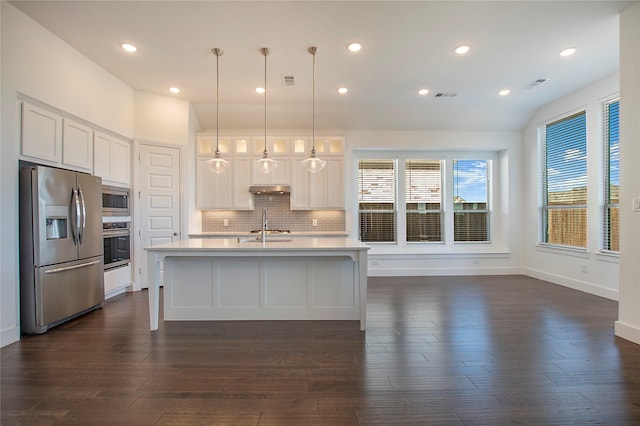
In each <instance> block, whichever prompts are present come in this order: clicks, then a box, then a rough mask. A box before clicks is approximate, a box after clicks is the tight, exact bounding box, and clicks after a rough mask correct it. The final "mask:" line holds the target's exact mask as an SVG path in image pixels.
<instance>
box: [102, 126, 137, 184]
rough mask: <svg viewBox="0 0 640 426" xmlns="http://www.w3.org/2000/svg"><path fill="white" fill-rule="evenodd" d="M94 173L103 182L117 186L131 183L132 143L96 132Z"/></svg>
mask: <svg viewBox="0 0 640 426" xmlns="http://www.w3.org/2000/svg"><path fill="white" fill-rule="evenodd" d="M93 174H94V175H96V176H100V177H102V182H103V183H106V184H110V185H116V186H127V187H128V186H130V185H131V145H130V144H129V142H126V141H123V140H121V139H118V138H115V137H113V136H110V135H107V134H105V133H101V132H94V139H93Z"/></svg>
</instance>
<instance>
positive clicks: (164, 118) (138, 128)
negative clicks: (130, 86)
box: [133, 91, 191, 145]
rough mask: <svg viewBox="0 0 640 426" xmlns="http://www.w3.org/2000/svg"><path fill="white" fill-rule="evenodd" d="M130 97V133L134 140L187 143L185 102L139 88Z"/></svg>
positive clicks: (187, 112)
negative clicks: (131, 131)
mask: <svg viewBox="0 0 640 426" xmlns="http://www.w3.org/2000/svg"><path fill="white" fill-rule="evenodd" d="M134 99H135V100H134V117H135V120H134V126H133V133H134V137H135V138H136V139H144V140H148V141H157V142H165V143H169V144H175V145H187V142H188V140H189V131H188V129H189V120H190V109H191V107H190V104H189V102H187V101H184V100H181V99H178V98H172V97H169V96H159V95H155V94H152V93H147V92H140V91H136V92H135V97H134Z"/></svg>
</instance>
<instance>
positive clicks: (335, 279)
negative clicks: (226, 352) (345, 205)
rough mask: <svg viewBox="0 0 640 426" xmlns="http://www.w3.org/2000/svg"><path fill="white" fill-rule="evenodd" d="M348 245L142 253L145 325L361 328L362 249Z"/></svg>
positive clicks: (200, 246) (165, 248)
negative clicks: (331, 324) (319, 323)
mask: <svg viewBox="0 0 640 426" xmlns="http://www.w3.org/2000/svg"><path fill="white" fill-rule="evenodd" d="M368 249H369V247H368V246H367V245H366V244H363V243H361V242H360V241H358V240H354V239H348V238H280V237H276V238H271V239H268V240H267V241H265V242H263V241H260V240H257V239H256V238H221V239H210V238H191V239H187V240H180V241H175V242H173V243H167V244H159V245H154V246H150V247H146V248H145V250H146V251H147V254H148V266H149V317H150V318H149V319H150V328H151V330H157V329H158V321H159V301H160V294H159V290H160V281H161V278H160V265H161V264H163V265H164V279H163V281H164V282H163V284H164V294H163V295H164V319H165V320H359V321H360V329H361V330H365V328H366V301H367V250H368Z"/></svg>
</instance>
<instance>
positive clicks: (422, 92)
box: [418, 89, 429, 96]
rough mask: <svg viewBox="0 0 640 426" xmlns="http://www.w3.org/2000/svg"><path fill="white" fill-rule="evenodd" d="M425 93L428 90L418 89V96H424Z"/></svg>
mask: <svg viewBox="0 0 640 426" xmlns="http://www.w3.org/2000/svg"><path fill="white" fill-rule="evenodd" d="M427 93H429V90H427V89H420V90H418V95H422V96H424V95H426V94H427Z"/></svg>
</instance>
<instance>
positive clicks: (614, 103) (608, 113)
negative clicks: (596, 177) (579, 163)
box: [602, 99, 620, 252]
mask: <svg viewBox="0 0 640 426" xmlns="http://www.w3.org/2000/svg"><path fill="white" fill-rule="evenodd" d="M619 110H620V101H619V100H618V99H614V100H611V101H608V102H605V103H604V104H603V115H604V191H603V193H604V205H603V224H602V225H603V226H602V233H603V238H602V242H603V244H602V248H603V250H605V251H612V252H619V251H620V216H619V203H620V199H619V192H620V128H619V123H620V121H619Z"/></svg>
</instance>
